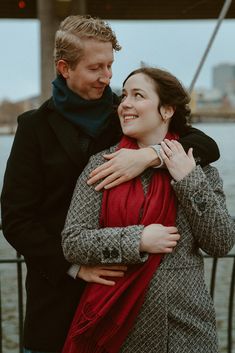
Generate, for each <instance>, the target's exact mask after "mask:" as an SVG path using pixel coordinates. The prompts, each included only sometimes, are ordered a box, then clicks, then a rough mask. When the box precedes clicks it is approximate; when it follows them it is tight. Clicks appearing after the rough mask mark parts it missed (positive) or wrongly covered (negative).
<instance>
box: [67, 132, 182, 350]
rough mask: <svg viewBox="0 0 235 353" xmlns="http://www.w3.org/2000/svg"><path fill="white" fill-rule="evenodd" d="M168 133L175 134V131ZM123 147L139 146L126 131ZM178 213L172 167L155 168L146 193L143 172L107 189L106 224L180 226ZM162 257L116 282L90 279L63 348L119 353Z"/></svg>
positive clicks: (103, 223) (151, 258)
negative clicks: (176, 220)
mask: <svg viewBox="0 0 235 353" xmlns="http://www.w3.org/2000/svg"><path fill="white" fill-rule="evenodd" d="M167 137H168V138H169V139H170V138H173V136H171V135H169V134H168V135H167ZM174 137H175V136H174ZM118 148H132V149H137V148H138V146H137V144H136V142H135V141H134V140H132V139H130V138H128V137H126V136H124V137H123V138H122V140H121V142H120V144H119V147H118ZM175 217H176V201H175V195H174V192H173V190H172V188H171V185H170V175H169V173H168V172H167V170H163V169H157V170H156V171H155V173H154V175H153V176H152V178H151V182H150V184H149V187H148V191H147V195H146V196H145V195H144V191H143V187H142V183H141V179H140V177H137V178H135V179H133V180H131V181H128V182H126V183H123V184H121V185H119V186H117V187H115V188H113V189H110V190H105V191H104V193H103V199H102V206H101V215H100V226H101V228H104V227H127V226H130V225H137V224H143V225H145V226H147V225H148V224H152V223H159V224H163V225H165V226H174V225H175ZM161 259H162V254H156V255H150V256H149V258H148V260H147V261H146V262H145V263H144V264H138V265H131V266H129V267H128V271H127V273H126V274H125V276H124V277H123V278H115V282H116V284H115V285H114V286H112V287H109V286H105V285H100V284H94V283H90V284H88V285H87V286H86V289H85V291H84V293H83V296H82V298H81V301H80V303H79V305H78V308H77V310H76V313H75V316H74V319H73V321H72V324H71V327H70V330H69V333H68V336H67V339H66V342H65V345H64V349H63V352H62V353H117V352H118V351H119V349H120V348H121V346H122V344H123V342H124V341H125V339H126V337H127V335H128V333H129V331H130V330H131V328H132V327H133V325H134V323H135V321H136V318H137V316H138V314H139V311H140V309H141V306H142V304H143V302H144V298H145V294H146V291H147V289H148V286H149V283H150V281H151V279H152V277H153V274H154V273H155V272H156V270H157V268H158V266H159V265H160V262H161Z"/></svg>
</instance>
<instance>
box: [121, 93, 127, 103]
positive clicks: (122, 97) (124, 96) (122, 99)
mask: <svg viewBox="0 0 235 353" xmlns="http://www.w3.org/2000/svg"><path fill="white" fill-rule="evenodd" d="M125 99H126V95H125V94H122V95H121V97H120V101H121V102H123V101H124V100H125Z"/></svg>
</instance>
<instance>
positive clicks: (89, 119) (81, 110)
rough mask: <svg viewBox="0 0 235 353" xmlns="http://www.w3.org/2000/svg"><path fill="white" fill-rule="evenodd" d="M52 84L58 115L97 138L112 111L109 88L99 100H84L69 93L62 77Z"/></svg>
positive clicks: (73, 93)
mask: <svg viewBox="0 0 235 353" xmlns="http://www.w3.org/2000/svg"><path fill="white" fill-rule="evenodd" d="M52 84H53V100H54V104H55V107H56V110H57V111H58V113H60V114H61V115H63V116H64V117H65V118H66V119H68V120H69V121H71V122H72V123H73V124H75V125H77V126H78V127H79V128H80V129H81V130H82V131H83V132H85V133H86V134H88V135H89V136H91V137H97V136H99V135H100V134H101V132H102V131H103V130H104V129H105V127H106V126H107V123H108V120H109V117H110V114H111V113H112V112H113V111H114V108H113V93H112V90H111V88H110V87H109V86H107V87H106V88H105V90H104V93H103V95H102V97H101V98H99V99H95V100H86V99H84V98H82V97H80V96H79V95H78V94H76V93H75V92H73V91H71V89H70V88H69V87H68V86H67V84H66V80H65V79H64V78H63V76H62V75H59V76H57V78H56V79H55V80H54V81H53V82H52Z"/></svg>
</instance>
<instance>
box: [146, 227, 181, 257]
mask: <svg viewBox="0 0 235 353" xmlns="http://www.w3.org/2000/svg"><path fill="white" fill-rule="evenodd" d="M179 239H180V235H179V233H178V230H177V228H176V227H165V226H163V225H162V224H150V225H148V226H146V227H145V228H144V230H143V233H142V236H141V241H140V251H141V252H147V253H150V254H158V253H171V252H172V251H173V249H174V247H175V246H176V245H177V241H178V240H179Z"/></svg>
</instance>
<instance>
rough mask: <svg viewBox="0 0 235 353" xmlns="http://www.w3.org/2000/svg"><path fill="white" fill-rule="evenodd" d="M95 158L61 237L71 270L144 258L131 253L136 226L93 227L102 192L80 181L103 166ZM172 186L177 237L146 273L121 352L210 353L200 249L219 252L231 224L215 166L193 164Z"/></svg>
mask: <svg viewBox="0 0 235 353" xmlns="http://www.w3.org/2000/svg"><path fill="white" fill-rule="evenodd" d="M111 151H113V150H112V149H111ZM105 152H107V153H108V152H110V151H105ZM103 153H104V152H103ZM103 153H99V154H98V155H96V156H93V157H92V158H91V160H90V162H89V164H88V166H87V167H86V169H85V170H84V172H83V173H82V174H81V176H80V178H79V180H78V183H77V186H76V188H75V191H74V196H73V199H72V203H71V206H70V209H69V213H68V216H67V220H66V224H65V229H64V231H63V234H62V238H63V239H62V244H63V249H64V254H65V256H66V258H67V259H68V260H69V261H70V262H72V263H78V264H98V263H103V264H107V263H125V264H134V263H139V262H143V261H145V260H146V258H147V254H140V253H139V241H140V237H141V233H142V229H143V226H130V227H126V228H112V229H111V228H105V229H99V212H100V205H101V200H102V193H100V192H96V191H94V187H89V186H88V185H87V183H86V181H87V179H88V175H89V173H90V172H91V171H92V170H93V169H94V168H95V167H96V166H97V165H99V164H101V163H102V162H103V158H102V155H103ZM152 172H156V173H157V170H154V171H146V172H145V173H144V174H143V175H142V183H143V186H144V189H145V190H146V188H147V186H148V183H149V178H150V177H151V173H152ZM172 187H173V188H174V190H175V192H176V195H177V198H178V211H177V222H176V223H177V227H178V230H179V233H180V235H181V239H180V241H179V242H178V245H177V247H176V248H175V250H174V252H173V253H172V254H168V255H166V256H165V257H164V260H163V262H162V264H161V266H160V268H159V269H158V271H157V272H156V274H155V275H154V277H153V279H152V281H151V284H150V287H149V290H148V292H147V295H146V300H145V302H144V304H143V306H142V308H141V312H140V314H139V316H138V318H137V321H136V324H135V326H134V327H133V330H132V331H131V332H130V333H129V335H128V337H127V340H126V341H125V343H124V345H123V347H122V349H121V353H132V352H133V353H145V352H146V353H152V352H156V353H217V352H218V348H217V335H216V326H215V312H214V308H213V303H212V300H211V298H210V295H209V293H208V291H207V288H206V285H205V282H204V272H203V271H204V270H203V258H202V256H201V252H200V248H201V249H203V250H204V251H206V252H207V253H208V254H210V255H213V256H220V255H223V254H226V253H227V252H228V251H229V250H230V249H231V248H232V246H233V245H234V242H235V225H234V222H233V221H232V219H231V217H230V216H229V214H228V212H227V208H226V204H225V196H224V193H223V190H222V182H221V179H220V178H219V175H218V172H217V170H216V169H215V168H213V167H211V166H207V167H205V168H204V169H203V170H202V169H201V167H200V166H197V167H196V168H195V169H194V170H193V171H192V172H191V173H190V175H188V176H187V177H186V178H184V179H183V180H181V181H180V182H173V183H172Z"/></svg>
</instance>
